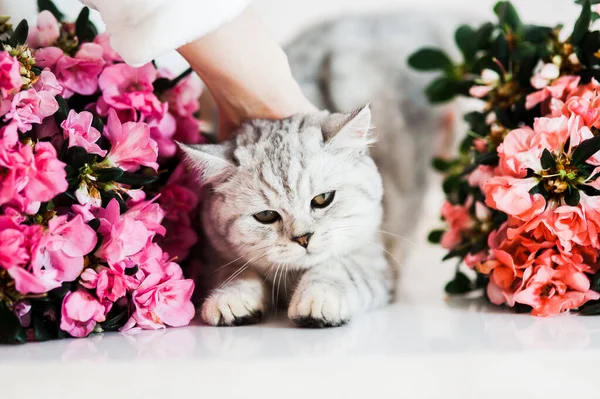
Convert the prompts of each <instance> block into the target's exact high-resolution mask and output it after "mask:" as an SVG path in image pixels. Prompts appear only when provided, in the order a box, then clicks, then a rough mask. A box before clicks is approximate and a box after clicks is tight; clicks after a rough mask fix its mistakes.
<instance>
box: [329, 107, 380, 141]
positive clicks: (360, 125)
mask: <svg viewBox="0 0 600 399" xmlns="http://www.w3.org/2000/svg"><path fill="white" fill-rule="evenodd" d="M371 129H372V126H371V108H370V106H369V104H367V105H365V106H363V107H361V108H359V109H357V110H355V111H354V112H351V113H350V114H332V115H329V116H328V117H327V118H326V120H325V122H324V123H323V125H322V130H323V138H324V140H325V142H326V143H327V145H328V146H331V147H338V148H347V149H357V150H364V149H366V148H367V147H368V146H369V145H370V144H373V143H374V142H375V138H374V137H373V136H372V135H371Z"/></svg>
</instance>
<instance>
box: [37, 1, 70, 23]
mask: <svg viewBox="0 0 600 399" xmlns="http://www.w3.org/2000/svg"><path fill="white" fill-rule="evenodd" d="M37 6H38V11H39V12H42V11H50V12H51V13H52V15H54V17H55V18H56V19H57V20H58V22H60V21H62V20H63V19H64V18H65V15H64V14H63V13H62V12H60V10H59V9H58V8H56V5H54V3H53V2H52V1H50V0H38V2H37Z"/></svg>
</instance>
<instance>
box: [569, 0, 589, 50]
mask: <svg viewBox="0 0 600 399" xmlns="http://www.w3.org/2000/svg"><path fill="white" fill-rule="evenodd" d="M591 20H592V8H591V5H590V1H589V0H585V1H584V2H583V3H582V9H581V14H579V18H577V21H576V22H575V27H574V28H573V33H571V38H570V41H571V44H574V45H577V44H579V43H580V42H581V41H582V40H583V38H584V36H585V34H586V33H588V30H589V29H590V22H591Z"/></svg>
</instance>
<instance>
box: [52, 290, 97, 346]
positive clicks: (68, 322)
mask: <svg viewBox="0 0 600 399" xmlns="http://www.w3.org/2000/svg"><path fill="white" fill-rule="evenodd" d="M61 313H62V314H61V320H60V329H61V330H63V331H66V332H68V333H69V334H71V336H73V337H76V338H81V337H87V336H88V335H89V334H90V333H91V332H92V331H93V330H94V328H95V327H96V324H97V323H101V322H103V321H104V320H106V317H105V315H104V306H102V305H101V304H100V302H98V301H97V300H96V299H94V297H93V296H92V295H90V294H89V293H88V292H87V291H85V290H77V291H75V292H69V293H68V294H67V295H66V296H65V298H64V299H63V303H62V312H61Z"/></svg>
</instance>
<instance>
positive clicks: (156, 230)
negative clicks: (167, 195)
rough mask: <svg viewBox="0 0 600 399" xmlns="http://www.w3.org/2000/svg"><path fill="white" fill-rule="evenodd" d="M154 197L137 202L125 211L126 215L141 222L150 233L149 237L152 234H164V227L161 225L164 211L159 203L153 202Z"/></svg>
mask: <svg viewBox="0 0 600 399" xmlns="http://www.w3.org/2000/svg"><path fill="white" fill-rule="evenodd" d="M155 199H156V198H154V199H152V200H150V201H142V202H138V203H137V204H136V205H134V206H132V207H131V208H129V210H128V211H127V213H126V215H127V216H128V217H131V218H133V219H134V220H137V221H140V222H142V223H143V224H144V226H145V227H146V229H148V231H149V232H150V233H152V234H151V237H154V234H160V235H165V228H164V227H163V226H162V225H161V223H162V220H163V218H164V217H165V212H164V210H163V209H162V208H161V206H160V205H159V204H157V203H155V202H154V200H155Z"/></svg>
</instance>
